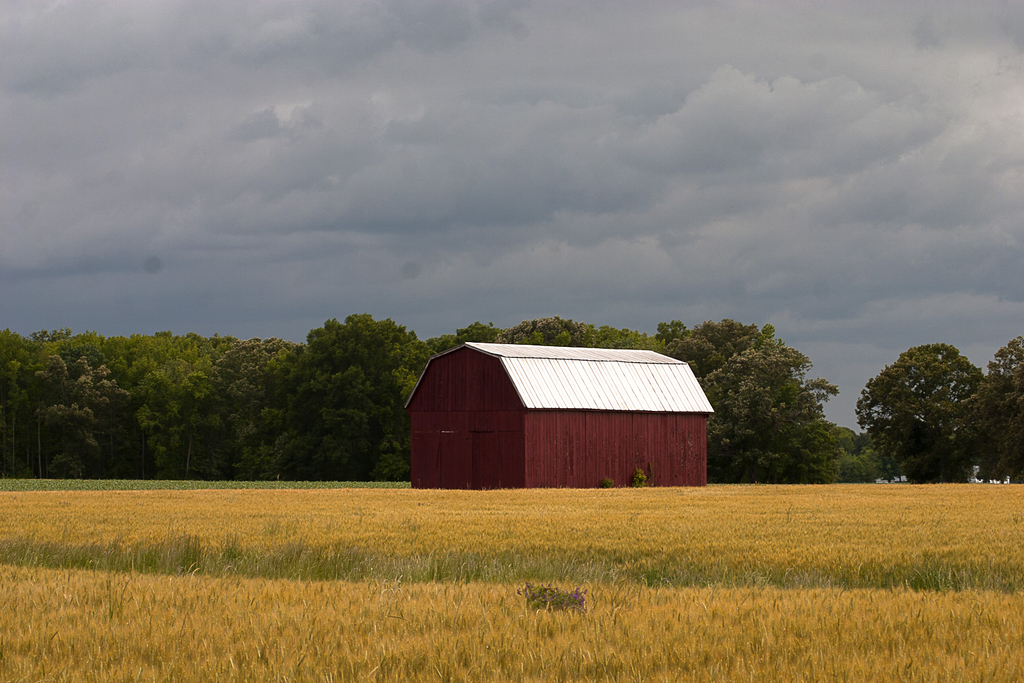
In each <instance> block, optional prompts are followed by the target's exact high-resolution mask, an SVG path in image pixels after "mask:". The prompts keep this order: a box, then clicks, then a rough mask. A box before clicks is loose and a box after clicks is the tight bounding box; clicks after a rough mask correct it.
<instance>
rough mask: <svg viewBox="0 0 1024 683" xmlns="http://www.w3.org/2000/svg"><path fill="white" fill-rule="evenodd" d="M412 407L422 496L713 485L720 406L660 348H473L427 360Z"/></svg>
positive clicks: (415, 481)
mask: <svg viewBox="0 0 1024 683" xmlns="http://www.w3.org/2000/svg"><path fill="white" fill-rule="evenodd" d="M406 409H407V410H408V412H409V415H410V419H411V421H412V485H413V486H414V487H415V488H478V489H479V488H514V487H524V486H528V487H539V486H552V487H554V486H558V487H593V486H598V485H599V484H600V482H601V480H602V479H604V478H610V479H612V480H613V481H614V482H615V483H616V484H617V485H624V484H628V483H629V480H630V478H631V477H632V473H633V472H634V471H635V470H636V469H637V468H639V469H642V470H644V471H645V473H646V474H647V475H648V477H649V479H650V483H651V484H653V485H661V486H683V485H688V486H702V485H704V484H706V482H707V474H706V461H707V438H706V434H707V415H708V413H710V412H711V405H710V404H709V403H708V401H707V398H706V397H705V396H704V393H703V391H701V389H700V386H699V384H698V383H697V381H696V379H695V378H694V376H693V373H692V372H691V371H690V368H689V366H688V365H686V363H682V362H680V361H677V360H674V359H672V358H668V357H667V356H662V355H661V354H657V353H654V352H651V351H623V350H608V349H579V348H564V347H544V346H528V345H507V344H477V343H468V344H464V345H462V346H460V347H457V348H455V349H452V350H449V351H446V352H444V353H441V354H438V355H436V356H434V357H432V358H431V359H430V361H428V363H427V366H426V368H424V371H423V373H422V375H421V376H420V379H419V381H418V382H417V384H416V387H415V388H414V389H413V392H412V394H411V395H410V397H409V400H408V401H407V403H406Z"/></svg>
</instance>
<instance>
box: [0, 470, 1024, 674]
mask: <svg viewBox="0 0 1024 683" xmlns="http://www.w3.org/2000/svg"><path fill="white" fill-rule="evenodd" d="M1022 494H1024V490H1021V489H1020V487H1012V486H968V485H963V486H928V487H915V486H831V487H760V486H758V487H708V488H706V489H641V490H630V489H616V490H610V491H609V490H584V491H577V490H569V491H566V490H539V491H490V492H474V491H413V490H370V489H363V490H360V489H345V490H341V489H339V490H323V491H309V490H303V491H300V490H295V491H289V490H270V491H268V490H263V491H249V490H214V491H210V490H205V491H131V492H128V491H125V492H110V491H107V492H89V491H74V492H61V491H46V492H31V491H23V492H6V493H0V680H2V681H182V682H186V683H190V682H193V681H195V682H198V681H211V680H218V681H364V680H365V681H499V680H500V681H506V680H511V681H748V680H749V681H766V680H768V681H773V680H775V681H820V680H830V681H933V680H942V681H1018V680H1022V679H1024V590H1022V587H1024V495H1022ZM526 581H532V582H538V581H544V582H548V581H550V582H553V583H554V584H555V585H557V586H561V587H564V588H567V589H571V588H573V587H575V586H582V587H583V588H584V589H586V590H587V603H588V604H587V607H588V610H587V611H586V612H585V613H576V612H561V611H537V610H534V609H531V608H529V607H528V606H527V604H526V602H525V600H524V598H523V597H522V596H520V595H518V594H517V592H516V591H517V589H519V588H521V587H522V585H523V582H526Z"/></svg>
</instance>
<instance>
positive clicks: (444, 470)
mask: <svg viewBox="0 0 1024 683" xmlns="http://www.w3.org/2000/svg"><path fill="white" fill-rule="evenodd" d="M438 437H439V438H438V449H437V465H436V467H437V471H438V472H439V473H440V486H441V488H443V489H468V488H472V487H473V465H472V463H473V443H472V440H471V439H470V435H469V433H468V432H455V431H451V432H449V431H443V432H441V433H440V434H439V435H438Z"/></svg>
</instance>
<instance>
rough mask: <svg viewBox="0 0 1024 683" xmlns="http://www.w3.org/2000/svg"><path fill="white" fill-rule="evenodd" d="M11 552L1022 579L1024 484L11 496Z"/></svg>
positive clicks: (811, 579) (342, 567)
mask: <svg viewBox="0 0 1024 683" xmlns="http://www.w3.org/2000/svg"><path fill="white" fill-rule="evenodd" d="M0 510H3V515H0V561H2V562H7V563H11V564H23V565H39V566H80V567H98V568H108V569H131V568H132V567H133V566H134V567H135V568H137V569H145V570H147V571H164V572H175V571H178V572H180V571H196V570H198V571H200V572H205V573H210V574H231V573H239V574H244V575H250V576H267V577H278V576H282V577H293V578H350V579H360V578H369V577H374V578H376V577H382V578H398V577H399V576H401V577H403V578H405V579H406V580H407V581H408V580H430V579H435V578H448V579H463V580H466V579H470V580H494V581H512V580H515V581H518V580H521V579H534V580H550V579H563V578H564V579H573V578H575V579H577V580H579V581H584V580H586V581H615V580H618V579H622V578H626V579H630V580H634V581H638V582H641V583H645V584H650V585H662V584H665V585H698V586H699V585H709V584H721V585H733V586H742V585H764V584H771V585H779V586H786V587H801V586H806V587H813V586H818V587H828V586H843V587H893V586H910V587H918V588H940V589H944V588H954V589H964V588H982V589H999V590H1004V591H1017V590H1022V589H1024V489H1022V488H1021V487H1014V486H980V485H974V486H971V485H959V486H954V485H950V486H926V487H916V486H827V487H826V486H822V487H813V486H809V487H770V486H763V487H760V486H759V487H708V488H705V489H639V490H634V489H616V490H533V491H522V490H519V491H487V492H481V491H415V490H369V489H367V490H359V489H355V490H330V491H309V490H305V491H302V490H293V491H288V490H283V491H231V490H228V491H224V490H218V491H142V492H139V491H134V492H82V491H78V492H21V493H0Z"/></svg>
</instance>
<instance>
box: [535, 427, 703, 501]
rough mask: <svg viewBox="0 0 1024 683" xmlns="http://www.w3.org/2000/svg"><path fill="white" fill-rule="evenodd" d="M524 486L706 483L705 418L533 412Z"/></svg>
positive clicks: (698, 484)
mask: <svg viewBox="0 0 1024 683" xmlns="http://www.w3.org/2000/svg"><path fill="white" fill-rule="evenodd" d="M525 436H526V477H525V479H526V486H529V487H535V486H551V487H594V486H598V485H599V484H600V482H601V479H603V478H605V477H608V478H610V479H612V480H613V481H614V482H615V484H616V485H617V486H627V485H629V483H630V481H631V480H632V477H633V472H634V471H635V470H636V468H638V467H640V468H642V469H643V470H644V472H645V473H647V474H648V476H650V479H649V481H648V483H649V484H650V485H652V486H704V485H706V484H707V417H706V416H704V415H693V414H679V413H627V412H597V411H532V412H529V413H527V415H526V418H525Z"/></svg>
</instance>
